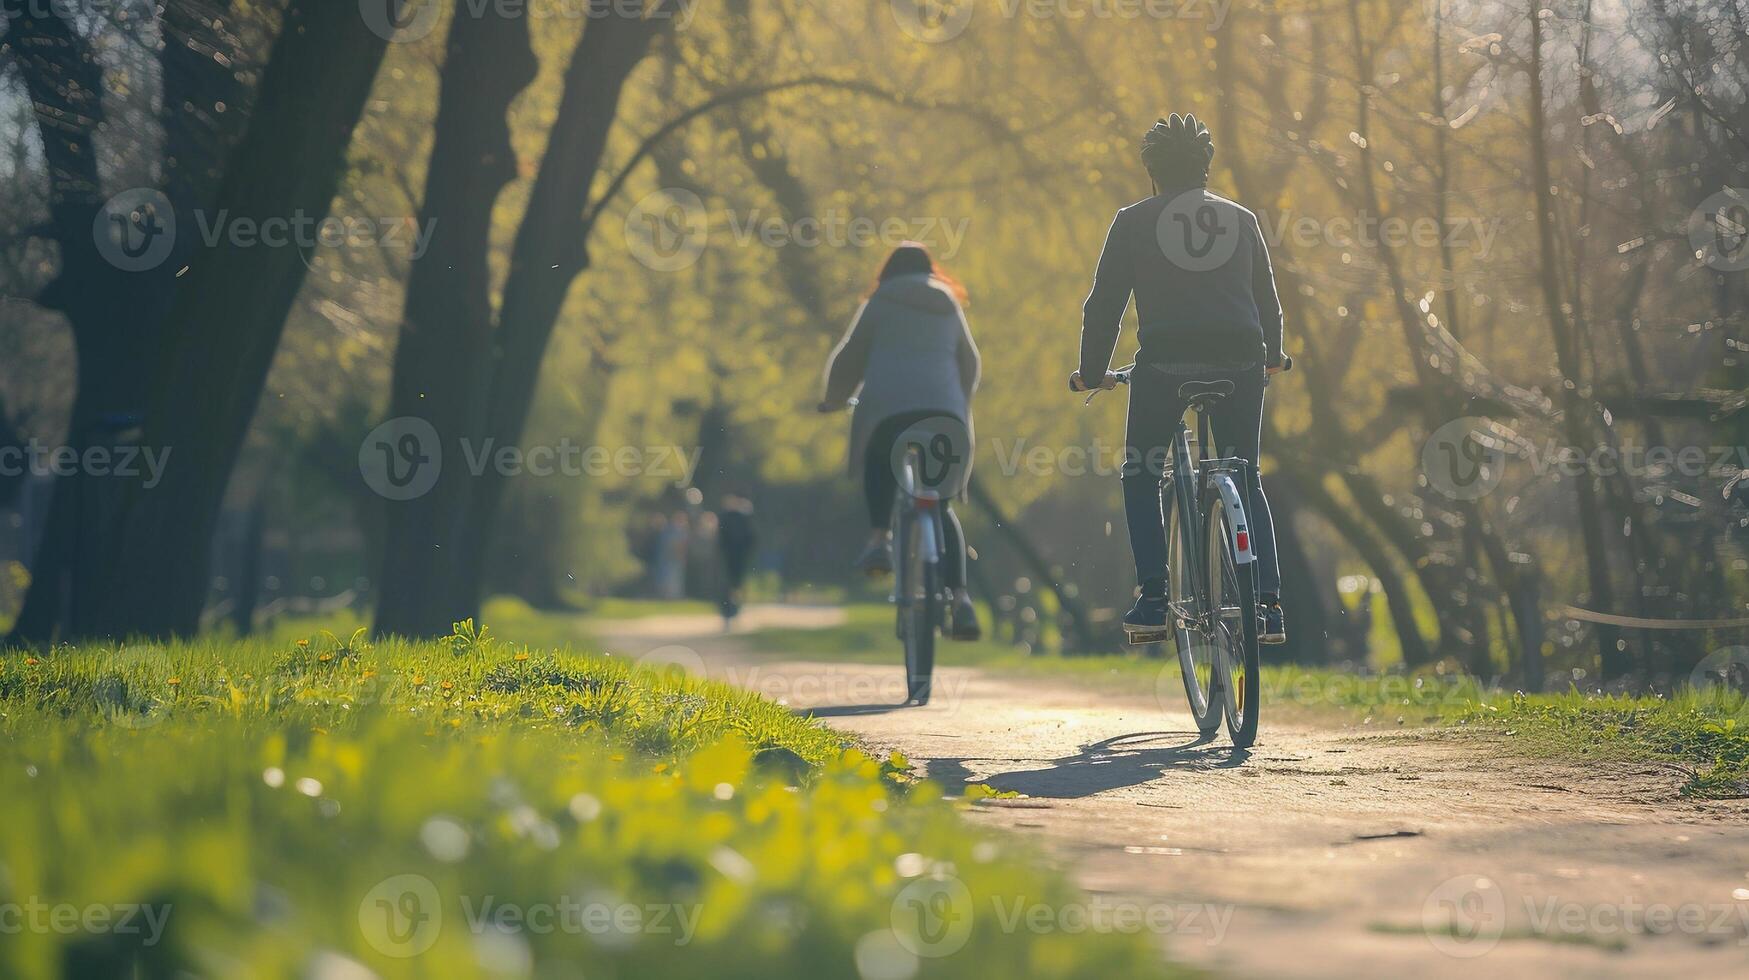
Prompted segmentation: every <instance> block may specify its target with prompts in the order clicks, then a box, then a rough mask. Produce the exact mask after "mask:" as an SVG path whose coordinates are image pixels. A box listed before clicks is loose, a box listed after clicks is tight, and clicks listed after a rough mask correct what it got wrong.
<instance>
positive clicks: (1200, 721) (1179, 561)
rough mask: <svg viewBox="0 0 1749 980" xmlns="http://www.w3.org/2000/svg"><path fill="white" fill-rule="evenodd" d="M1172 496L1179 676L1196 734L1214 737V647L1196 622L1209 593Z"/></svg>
mask: <svg viewBox="0 0 1749 980" xmlns="http://www.w3.org/2000/svg"><path fill="white" fill-rule="evenodd" d="M1176 501H1177V496H1176V495H1173V496H1172V497H1170V498H1168V499H1167V501H1166V506H1164V507H1162V508H1161V510H1162V515H1161V516H1162V518H1163V523H1164V525H1165V528H1166V600H1167V603H1168V605H1169V607H1170V609H1171V611H1170V612H1169V613H1168V615H1170V616H1171V617H1172V640H1173V642H1174V644H1175V645H1176V646H1177V647H1178V672H1179V674H1180V675H1181V676H1182V677H1183V678H1184V697H1185V700H1187V701H1189V702H1190V716H1191V718H1193V719H1195V721H1196V727H1197V730H1198V731H1200V732H1202V733H1203V734H1204V735H1213V734H1214V733H1215V732H1216V731H1217V730H1219V729H1220V727H1221V712H1222V710H1223V709H1222V701H1221V695H1220V690H1219V687H1218V685H1217V681H1216V678H1217V676H1218V675H1217V673H1216V656H1217V652H1216V649H1215V646H1214V644H1212V643H1210V642H1209V637H1208V636H1207V635H1205V634H1204V633H1203V632H1202V630H1200V629H1198V628H1196V627H1195V626H1194V625H1191V624H1193V623H1194V621H1195V620H1196V618H1197V614H1198V611H1199V609H1200V607H1199V606H1198V603H1197V598H1196V597H1197V596H1198V595H1201V594H1204V593H1206V591H1207V590H1206V589H1199V588H1198V587H1197V582H1196V578H1197V576H1198V575H1199V574H1200V572H1201V569H1199V568H1197V566H1196V564H1195V563H1194V562H1193V561H1191V560H1190V559H1189V556H1188V555H1187V554H1186V550H1187V549H1186V548H1185V540H1184V533H1183V527H1182V521H1181V520H1180V518H1179V516H1178V508H1177V506H1175V504H1176Z"/></svg>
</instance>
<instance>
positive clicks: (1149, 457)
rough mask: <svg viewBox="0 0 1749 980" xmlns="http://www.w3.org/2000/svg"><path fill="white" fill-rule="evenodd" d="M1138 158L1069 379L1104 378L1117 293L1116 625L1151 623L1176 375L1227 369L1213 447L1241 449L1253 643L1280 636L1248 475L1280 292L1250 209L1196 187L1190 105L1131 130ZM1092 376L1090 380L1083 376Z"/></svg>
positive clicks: (1199, 177) (1273, 580)
mask: <svg viewBox="0 0 1749 980" xmlns="http://www.w3.org/2000/svg"><path fill="white" fill-rule="evenodd" d="M1141 155H1142V166H1143V167H1145V168H1146V169H1147V171H1148V175H1149V176H1150V177H1151V178H1152V179H1153V183H1154V195H1153V196H1152V197H1150V198H1148V199H1147V200H1144V201H1139V202H1137V203H1135V204H1132V205H1130V206H1128V207H1126V208H1123V209H1122V210H1120V211H1118V213H1117V217H1116V218H1115V219H1114V220H1113V221H1112V223H1111V231H1110V232H1109V233H1108V234H1107V236H1106V240H1105V250H1104V252H1102V253H1101V254H1100V256H1099V267H1098V269H1097V271H1096V272H1095V273H1094V280H1093V290H1092V292H1091V293H1089V294H1088V296H1087V302H1086V305H1085V306H1084V308H1083V310H1082V324H1081V365H1080V370H1078V371H1076V372H1075V373H1074V374H1073V375H1072V376H1071V377H1070V379H1069V383H1070V386H1071V387H1073V388H1074V389H1075V390H1077V391H1085V390H1089V389H1092V388H1113V387H1116V385H1117V382H1118V378H1117V376H1115V375H1113V374H1111V373H1110V372H1109V370H1108V368H1109V366H1110V364H1111V355H1112V350H1113V348H1115V347H1116V346H1117V336H1118V331H1119V329H1120V327H1121V325H1122V320H1123V314H1124V309H1125V308H1126V307H1128V305H1129V301H1130V295H1131V294H1132V293H1133V294H1134V295H1135V298H1136V314H1137V318H1138V319H1139V321H1140V324H1141V325H1140V328H1139V331H1138V335H1139V336H1138V339H1139V341H1140V349H1138V350H1137V351H1136V369H1135V372H1134V374H1133V375H1132V376H1131V382H1130V384H1131V387H1130V406H1129V420H1128V427H1127V429H1126V432H1125V438H1124V443H1125V444H1124V460H1123V469H1122V475H1123V495H1124V516H1125V518H1126V519H1127V521H1128V524H1129V531H1130V550H1131V552H1132V554H1133V555H1134V557H1135V562H1136V579H1137V582H1138V584H1139V585H1140V586H1141V595H1140V596H1139V597H1138V598H1137V599H1136V604H1135V606H1134V607H1133V608H1132V609H1131V610H1130V611H1129V613H1128V614H1127V615H1125V616H1124V619H1123V622H1124V625H1125V626H1126V627H1129V628H1133V629H1135V630H1137V631H1142V632H1145V631H1147V630H1149V629H1153V628H1164V627H1165V626H1166V625H1167V620H1168V616H1169V611H1168V606H1167V600H1166V586H1167V582H1166V541H1165V531H1164V527H1163V521H1162V517H1161V513H1160V494H1159V485H1160V480H1161V477H1162V471H1163V467H1164V464H1165V461H1166V460H1167V459H1170V458H1171V445H1172V440H1173V438H1174V436H1175V433H1176V432H1177V427H1178V422H1179V419H1180V418H1182V417H1183V415H1184V410H1185V408H1186V405H1185V402H1184V400H1183V399H1182V398H1181V397H1179V386H1180V385H1181V384H1182V383H1184V382H1185V381H1214V380H1222V379H1224V380H1228V381H1231V382H1232V383H1233V385H1234V392H1233V394H1232V395H1231V396H1230V397H1228V398H1226V399H1225V400H1223V401H1221V402H1220V403H1219V404H1218V405H1216V406H1214V408H1213V410H1212V411H1211V413H1210V422H1211V424H1212V426H1213V430H1214V438H1215V440H1216V441H1217V442H1218V443H1220V452H1219V453H1217V455H1227V456H1238V457H1243V458H1244V459H1247V460H1250V461H1251V462H1252V464H1253V465H1252V466H1251V467H1250V472H1251V474H1252V476H1251V486H1250V488H1249V491H1250V498H1251V500H1250V504H1249V505H1248V506H1247V508H1246V511H1247V513H1249V514H1250V515H1251V517H1252V532H1253V534H1252V540H1253V541H1254V542H1255V544H1256V553H1257V567H1258V602H1259V607H1260V608H1259V615H1260V617H1261V629H1260V631H1259V636H1258V639H1259V641H1261V642H1263V643H1283V642H1286V640H1287V630H1286V626H1285V624H1284V622H1283V619H1282V614H1281V570H1280V567H1279V565H1278V564H1277V561H1276V555H1275V526H1274V523H1273V521H1272V520H1271V517H1270V513H1269V502H1268V500H1266V499H1265V498H1264V495H1263V484H1262V481H1261V479H1260V478H1259V477H1258V475H1257V473H1258V467H1257V465H1256V464H1257V463H1258V460H1259V441H1260V439H1261V427H1262V421H1263V390H1264V388H1265V387H1267V386H1268V384H1269V377H1270V376H1271V375H1274V374H1276V373H1278V372H1280V371H1281V370H1282V365H1283V358H1282V350H1281V330H1282V322H1281V320H1282V317H1281V301H1280V299H1279V298H1278V297H1277V296H1276V291H1275V275H1274V273H1273V272H1272V271H1271V270H1270V267H1269V252H1268V249H1267V248H1266V247H1265V246H1264V242H1263V233H1262V229H1261V228H1260V227H1259V226H1258V223H1257V216H1256V215H1254V214H1252V213H1251V212H1250V211H1248V210H1246V209H1245V208H1243V207H1240V206H1239V205H1238V204H1235V203H1234V202H1232V201H1229V200H1227V199H1226V198H1223V197H1220V196H1219V195H1216V194H1214V193H1211V192H1210V191H1209V190H1208V176H1209V164H1210V163H1211V162H1212V161H1213V159H1214V155H1215V147H1214V139H1213V137H1211V136H1210V134H1209V131H1208V129H1207V128H1206V127H1205V126H1203V124H1202V123H1200V122H1198V121H1197V118H1196V117H1195V116H1193V115H1187V116H1183V117H1180V116H1179V115H1178V114H1177V113H1174V114H1173V115H1172V117H1171V118H1170V119H1161V120H1159V121H1158V122H1156V123H1155V124H1154V127H1153V128H1152V129H1150V130H1149V131H1148V133H1147V134H1146V135H1145V136H1143V138H1142V154H1141ZM1091 378H1097V379H1099V380H1098V381H1097V382H1089V381H1088V380H1087V379H1091Z"/></svg>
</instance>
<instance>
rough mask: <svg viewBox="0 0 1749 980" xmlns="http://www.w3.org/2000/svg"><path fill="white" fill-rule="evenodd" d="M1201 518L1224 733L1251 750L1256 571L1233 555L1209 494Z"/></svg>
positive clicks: (1225, 518)
mask: <svg viewBox="0 0 1749 980" xmlns="http://www.w3.org/2000/svg"><path fill="white" fill-rule="evenodd" d="M1208 497H1209V500H1208V510H1207V512H1206V514H1205V526H1206V528H1207V533H1206V534H1205V535H1204V537H1203V540H1204V541H1205V542H1206V543H1207V546H1208V551H1207V554H1208V569H1209V610H1210V616H1209V625H1210V631H1209V632H1210V639H1212V640H1213V641H1214V644H1215V646H1216V650H1217V655H1216V658H1215V662H1216V669H1217V672H1218V673H1219V675H1220V681H1219V683H1220V685H1221V688H1222V690H1221V694H1222V700H1223V701H1224V705H1223V707H1224V710H1225V712H1226V715H1227V732H1228V734H1229V735H1231V736H1232V739H1233V744H1234V745H1235V746H1237V747H1239V748H1242V749H1243V748H1249V747H1250V746H1251V744H1252V743H1253V742H1256V741H1257V709H1258V707H1259V702H1261V700H1262V692H1261V690H1260V688H1261V686H1262V684H1261V676H1260V664H1259V658H1258V649H1257V585H1256V582H1255V581H1254V580H1253V574H1254V566H1253V565H1251V564H1245V565H1241V564H1239V561H1238V556H1237V554H1236V553H1235V552H1234V550H1233V529H1232V516H1231V515H1229V514H1228V512H1227V507H1228V504H1227V502H1226V501H1225V500H1223V499H1222V497H1221V496H1220V495H1219V494H1217V493H1213V492H1210V493H1209V494H1208Z"/></svg>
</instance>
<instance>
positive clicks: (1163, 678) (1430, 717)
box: [749, 605, 1749, 797]
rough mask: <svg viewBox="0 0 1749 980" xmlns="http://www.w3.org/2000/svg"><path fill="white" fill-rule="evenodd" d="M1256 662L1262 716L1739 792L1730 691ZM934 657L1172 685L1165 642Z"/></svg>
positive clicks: (877, 639)
mask: <svg viewBox="0 0 1749 980" xmlns="http://www.w3.org/2000/svg"><path fill="white" fill-rule="evenodd" d="M892 637H893V634H892V613H891V612H890V611H889V610H888V609H887V608H885V607H883V606H876V605H862V606H854V607H851V610H850V615H849V618H848V620H847V621H846V622H845V623H844V624H843V625H842V626H838V627H833V628H830V629H822V630H768V631H764V632H761V633H758V634H755V635H753V636H752V637H750V641H751V642H750V643H749V646H750V647H753V648H755V649H758V650H760V651H765V652H770V653H772V654H774V655H780V656H786V657H796V658H807V659H817V660H845V661H852V662H868V663H892V662H895V661H894V659H893V658H894V657H895V656H896V655H897V654H896V653H895V647H894V641H893V638H892ZM1264 660H1265V666H1264V669H1263V703H1264V705H1265V708H1264V711H1265V718H1266V722H1265V723H1266V724H1267V723H1268V722H1267V719H1269V718H1275V719H1280V720H1286V721H1313V722H1323V723H1332V722H1334V723H1341V724H1354V725H1360V726H1370V727H1378V728H1381V729H1389V728H1395V727H1399V726H1402V727H1409V726H1427V725H1435V726H1464V727H1467V728H1471V729H1473V730H1477V731H1486V732H1490V733H1494V734H1498V735H1506V736H1508V737H1510V738H1511V739H1512V740H1513V744H1514V745H1515V746H1517V747H1519V748H1520V750H1521V751H1524V752H1527V753H1533V754H1537V753H1540V754H1547V755H1551V756H1569V757H1591V758H1613V759H1652V760H1660V761H1670V762H1675V763H1678V764H1680V765H1682V766H1684V767H1686V768H1688V769H1689V770H1690V771H1691V772H1692V774H1693V775H1692V777H1691V779H1690V782H1689V785H1688V786H1687V792H1689V793H1691V794H1693V795H1696V796H1702V797H1739V796H1744V795H1749V704H1746V702H1745V699H1744V698H1743V697H1742V696H1741V695H1731V694H1728V693H1725V692H1705V693H1689V694H1684V695H1680V696H1676V697H1659V696H1655V695H1645V696H1617V697H1610V696H1603V695H1597V694H1586V693H1582V692H1579V691H1569V692H1567V693H1561V694H1531V695H1527V694H1522V693H1517V692H1513V691H1507V690H1500V689H1493V688H1487V687H1484V686H1482V685H1480V684H1478V683H1477V682H1475V681H1474V680H1472V679H1469V678H1461V677H1445V676H1439V675H1433V674H1428V675H1419V676H1416V675H1408V674H1401V673H1387V674H1371V675H1361V674H1353V673H1348V672H1343V671H1336V670H1327V669H1313V668H1303V667H1297V666H1294V665H1291V664H1283V665H1272V664H1269V663H1268V655H1267V653H1266V654H1265V657H1264ZM937 662H938V663H941V664H944V665H948V666H972V667H979V668H983V669H986V670H995V671H1001V672H1004V673H1010V674H1018V675H1023V676H1044V677H1053V678H1061V679H1065V680H1070V681H1072V682H1075V683H1079V684H1082V685H1084V686H1087V687H1089V688H1091V689H1093V690H1107V691H1111V692H1113V693H1134V692H1136V691H1138V690H1144V691H1158V692H1160V697H1161V698H1162V700H1163V701H1164V702H1167V706H1168V707H1171V708H1174V709H1176V708H1177V707H1178V706H1179V701H1178V699H1179V698H1180V697H1181V695H1180V694H1179V692H1180V691H1181V690H1182V689H1181V688H1180V687H1179V681H1178V665H1177V661H1176V655H1175V654H1172V653H1171V652H1170V650H1169V649H1168V656H1167V657H1166V658H1161V657H1148V656H1144V655H1141V654H1137V653H1125V654H1112V655H1108V656H1090V657H1056V656H1032V655H1029V654H1027V653H1026V652H1024V651H1022V650H1019V649H1016V648H1014V647H1011V646H1007V645H1005V644H998V643H992V642H989V641H983V642H978V643H966V644H959V643H955V644H946V645H943V646H942V647H941V648H940V651H939V652H938V661H937Z"/></svg>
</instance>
